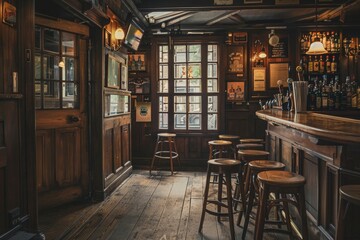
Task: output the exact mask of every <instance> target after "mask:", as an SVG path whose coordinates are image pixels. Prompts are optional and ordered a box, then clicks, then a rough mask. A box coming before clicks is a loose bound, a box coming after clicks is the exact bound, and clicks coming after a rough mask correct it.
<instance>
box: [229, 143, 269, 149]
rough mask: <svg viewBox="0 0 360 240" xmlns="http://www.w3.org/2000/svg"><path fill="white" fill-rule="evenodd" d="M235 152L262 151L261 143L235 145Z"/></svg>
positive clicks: (262, 145)
mask: <svg viewBox="0 0 360 240" xmlns="http://www.w3.org/2000/svg"><path fill="white" fill-rule="evenodd" d="M236 149H237V150H264V144H262V143H240V144H237V145H236Z"/></svg>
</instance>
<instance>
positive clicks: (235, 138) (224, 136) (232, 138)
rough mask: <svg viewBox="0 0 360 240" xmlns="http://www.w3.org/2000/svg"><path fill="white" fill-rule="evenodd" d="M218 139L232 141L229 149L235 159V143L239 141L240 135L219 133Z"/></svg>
mask: <svg viewBox="0 0 360 240" xmlns="http://www.w3.org/2000/svg"><path fill="white" fill-rule="evenodd" d="M219 139H221V140H226V141H230V142H231V143H232V147H231V150H232V152H233V154H234V159H236V143H237V142H238V141H239V139H240V136H236V135H228V134H220V135H219Z"/></svg>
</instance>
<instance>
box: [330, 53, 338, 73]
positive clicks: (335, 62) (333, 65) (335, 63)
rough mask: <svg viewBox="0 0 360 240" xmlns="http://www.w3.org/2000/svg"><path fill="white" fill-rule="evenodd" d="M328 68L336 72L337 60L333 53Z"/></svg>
mask: <svg viewBox="0 0 360 240" xmlns="http://www.w3.org/2000/svg"><path fill="white" fill-rule="evenodd" d="M330 69H331V73H336V72H337V61H336V59H335V55H333V56H332V61H331V65H330Z"/></svg>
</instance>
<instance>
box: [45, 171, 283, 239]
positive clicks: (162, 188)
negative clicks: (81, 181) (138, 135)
mask: <svg viewBox="0 0 360 240" xmlns="http://www.w3.org/2000/svg"><path fill="white" fill-rule="evenodd" d="M153 173H155V175H152V176H149V172H148V171H140V170H136V171H134V172H133V174H132V175H131V176H130V177H129V178H128V179H127V180H126V181H125V182H124V183H123V184H122V185H121V186H119V187H118V188H117V189H116V190H115V191H114V192H113V193H112V194H111V195H110V196H109V197H108V198H107V199H106V200H105V201H103V202H101V203H91V204H89V203H87V204H79V203H74V204H69V205H66V206H62V207H61V208H57V209H53V210H51V211H46V212H43V213H41V214H40V221H39V222H40V230H41V231H42V232H43V233H44V234H45V236H46V239H47V240H52V239H54V240H59V239H61V240H63V239H64V240H67V239H77V240H88V239H89V240H90V239H91V240H92V239H109V240H126V239H138V240H175V239H176V240H227V239H230V232H229V221H228V219H226V218H222V219H221V221H220V222H218V221H217V219H216V217H215V216H212V215H210V214H205V221H204V225H203V231H202V232H201V233H199V232H198V228H199V222H200V215H201V210H202V204H203V202H202V201H203V192H204V187H205V180H206V174H205V173H204V172H178V173H176V174H175V175H174V176H170V175H169V173H168V172H165V171H164V172H161V171H154V172H153ZM216 192H217V185H216V184H211V185H210V198H215V197H216V196H217V194H216ZM213 207H214V209H215V206H213ZM236 217H237V215H235V216H234V220H235V222H236ZM253 229H254V226H253V221H251V223H250V224H249V231H248V234H247V237H246V239H253ZM241 234H242V228H241V227H238V226H235V235H236V239H237V240H238V239H241ZM264 239H266V240H271V239H278V240H283V239H288V237H287V236H282V235H275V234H266V235H265V237H264Z"/></svg>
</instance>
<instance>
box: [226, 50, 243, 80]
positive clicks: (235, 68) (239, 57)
mask: <svg viewBox="0 0 360 240" xmlns="http://www.w3.org/2000/svg"><path fill="white" fill-rule="evenodd" d="M244 60H245V55H244V46H231V47H229V48H228V73H237V74H238V76H243V74H244V64H245V63H244Z"/></svg>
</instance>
